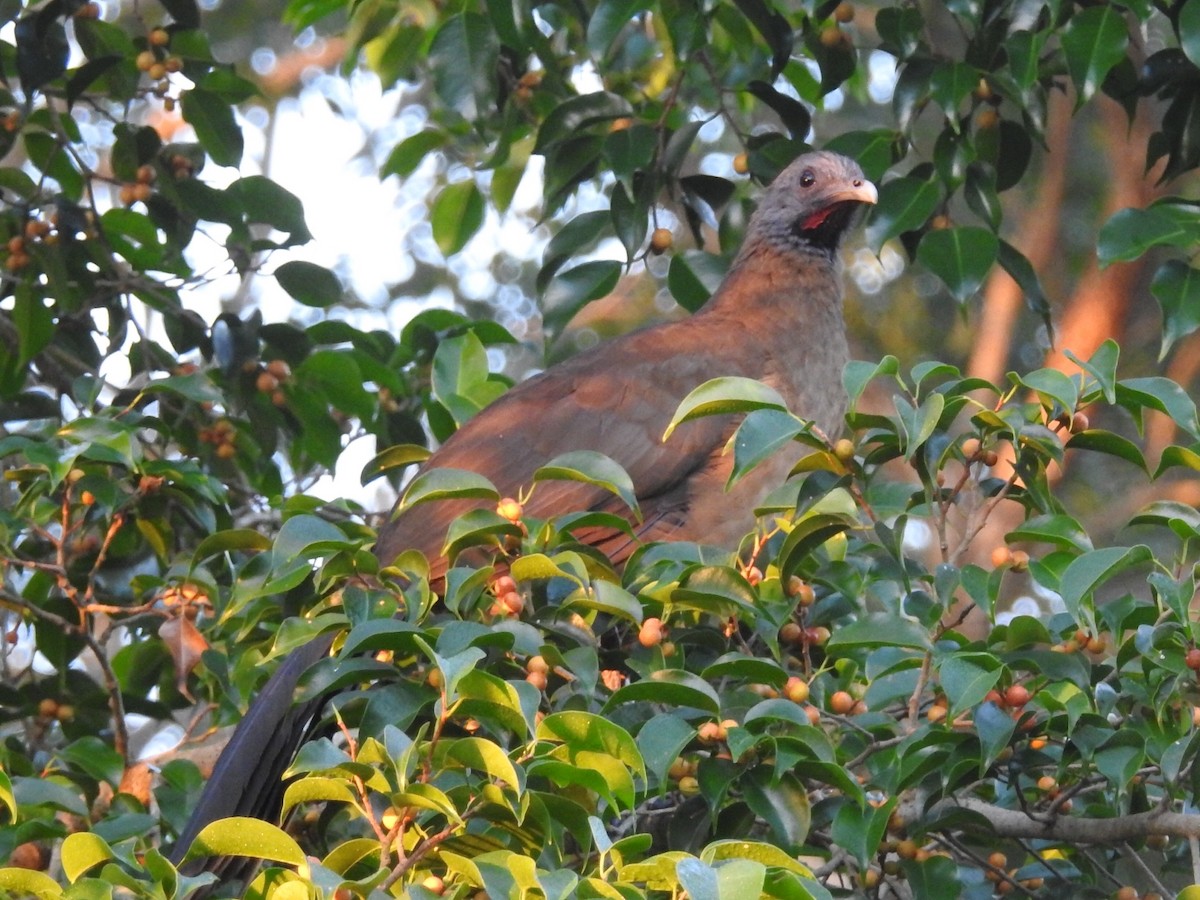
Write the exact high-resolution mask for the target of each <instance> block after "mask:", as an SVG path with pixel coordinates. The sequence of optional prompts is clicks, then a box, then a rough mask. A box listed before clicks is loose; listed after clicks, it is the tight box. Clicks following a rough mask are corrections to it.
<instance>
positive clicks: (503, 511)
mask: <svg viewBox="0 0 1200 900" xmlns="http://www.w3.org/2000/svg"><path fill="white" fill-rule="evenodd" d="M496 514H497V515H498V516H500V517H501V518H504V519H508V521H510V522H519V521H521V516H523V515H524V514H525V507H524V506H522V505H521V502H520V501H519V500H515V499H514V498H512V497H505V498H504V499H502V500H501V501H500V502H499V503H497V504H496Z"/></svg>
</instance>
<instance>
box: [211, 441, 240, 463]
mask: <svg viewBox="0 0 1200 900" xmlns="http://www.w3.org/2000/svg"><path fill="white" fill-rule="evenodd" d="M216 453H217V458H218V459H233V458H234V457H235V456H237V447H235V446H234V445H233V444H230V443H223V444H217V450H216Z"/></svg>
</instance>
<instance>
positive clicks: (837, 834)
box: [831, 798, 897, 870]
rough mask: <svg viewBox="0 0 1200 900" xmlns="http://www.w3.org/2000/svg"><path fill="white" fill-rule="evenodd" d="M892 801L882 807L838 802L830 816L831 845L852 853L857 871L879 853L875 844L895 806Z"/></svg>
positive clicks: (894, 800) (877, 844)
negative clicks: (835, 811) (856, 862)
mask: <svg viewBox="0 0 1200 900" xmlns="http://www.w3.org/2000/svg"><path fill="white" fill-rule="evenodd" d="M896 803H897V799H896V798H892V799H891V800H889V801H888V802H887V803H884V804H883V805H882V806H879V807H874V806H870V805H867V804H863V805H859V804H857V803H842V804H841V806H840V807H839V808H838V811H837V815H836V816H834V819H833V826H832V834H831V836H832V837H833V840H834V843H836V844H837V845H838V846H839V847H841V848H843V849H844V850H846V852H848V853H850V854H852V855H853V856H854V858H855V859H856V860H858V865H859V868H860V869H863V870H865V869H866V868H867V862H868V861H869V860H871V859H872V858H873V857H874V856H875V854H876V853H878V852H879V842H880V841H881V840H883V835H884V832H886V831H887V824H888V819H889V818H890V817H891V814H892V810H893V809H894V808H895V807H896Z"/></svg>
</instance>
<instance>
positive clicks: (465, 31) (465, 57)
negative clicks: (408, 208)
mask: <svg viewBox="0 0 1200 900" xmlns="http://www.w3.org/2000/svg"><path fill="white" fill-rule="evenodd" d="M499 55H500V43H499V41H498V40H497V39H496V33H495V32H494V31H493V30H492V28H491V25H490V24H489V23H488V20H487V19H486V18H485V17H484V16H482V15H480V14H479V13H474V12H466V13H460V14H459V15H453V16H450V17H449V18H448V19H446V21H445V22H444V23H443V24H442V26H441V27H440V28H439V29H438V31H437V34H435V35H434V36H433V40H432V42H430V45H429V67H430V70H431V71H432V73H433V87H434V90H435V91H437V94H438V96H439V97H440V98H441V100H442V102H443V103H445V104H446V106H447V107H449V108H450V109H452V110H454V111H455V112H457V113H458V114H459V115H461V116H462V117H463V118H464V119H466V120H467V121H475V120H478V119H481V118H483V117H484V116H486V115H487V114H488V113H490V112H491V111H492V110H493V109H494V108H495V105H496V77H495V73H496V66H497V62H498V60H499ZM434 231H435V234H436V231H437V229H436V228H435V229H434ZM439 246H440V242H439ZM443 252H445V250H443Z"/></svg>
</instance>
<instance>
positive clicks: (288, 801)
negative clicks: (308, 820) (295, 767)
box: [280, 775, 356, 816]
mask: <svg viewBox="0 0 1200 900" xmlns="http://www.w3.org/2000/svg"><path fill="white" fill-rule="evenodd" d="M355 802H356V798H355V796H354V792H353V791H351V790H350V786H349V785H348V784H347V783H346V779H345V778H331V777H322V776H320V775H308V776H306V777H304V778H300V779H297V780H296V781H293V782H292V783H291V784H289V785H288V786H287V790H285V791H284V793H283V808H282V809H281V810H280V815H281V816H286V815H287V814H288V811H289V810H291V809H292V808H293V807H295V806H297V805H299V804H301V803H347V804H350V805H354V804H355Z"/></svg>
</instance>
